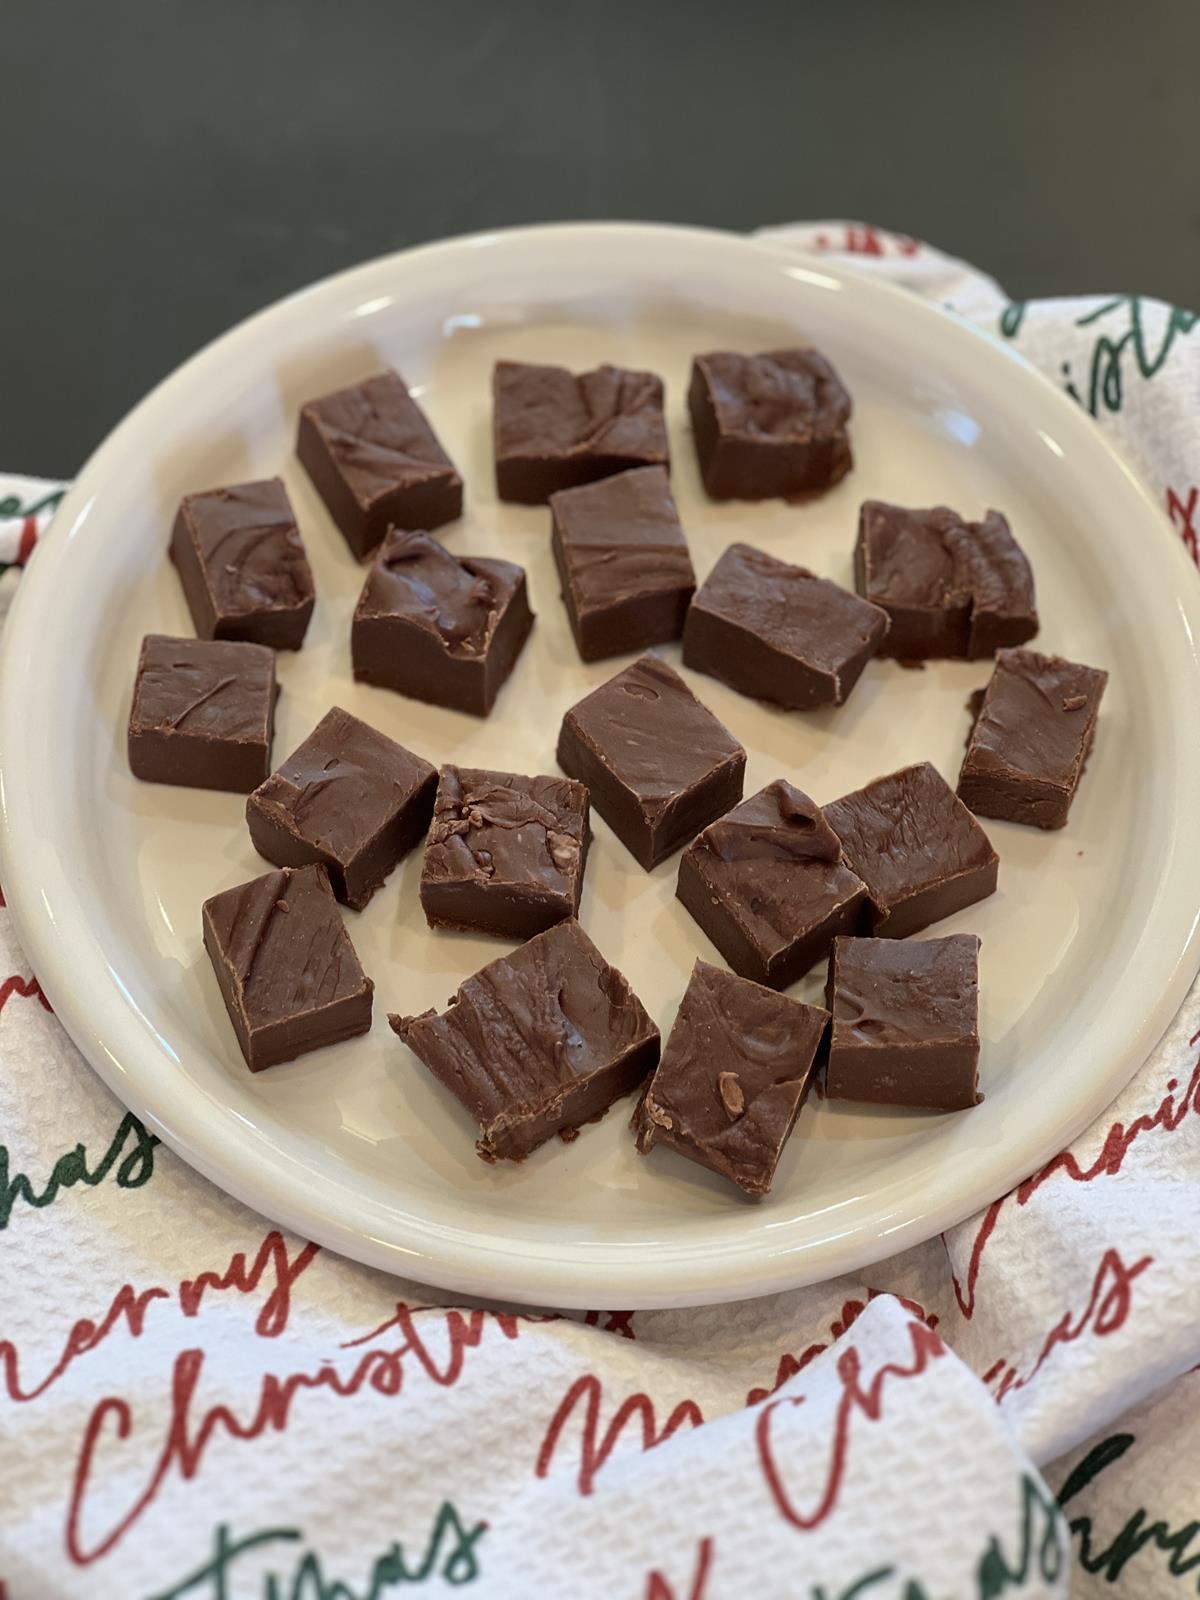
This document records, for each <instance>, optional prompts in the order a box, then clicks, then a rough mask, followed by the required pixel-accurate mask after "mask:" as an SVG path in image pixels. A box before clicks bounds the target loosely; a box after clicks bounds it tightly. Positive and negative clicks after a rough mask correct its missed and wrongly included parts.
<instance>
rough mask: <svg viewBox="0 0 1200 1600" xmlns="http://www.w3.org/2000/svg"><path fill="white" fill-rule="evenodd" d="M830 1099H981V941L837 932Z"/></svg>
mask: <svg viewBox="0 0 1200 1600" xmlns="http://www.w3.org/2000/svg"><path fill="white" fill-rule="evenodd" d="M825 1003H826V1005H827V1006H828V1007H829V1009H830V1011H831V1012H832V1013H833V1026H832V1028H831V1029H830V1036H829V1059H828V1064H827V1066H826V1070H825V1094H826V1097H827V1098H828V1099H831V1100H876V1101H879V1102H881V1103H882V1104H884V1105H892V1106H921V1107H924V1108H925V1109H927V1110H931V1111H959V1110H961V1109H962V1108H963V1107H965V1106H973V1105H978V1103H979V1101H980V1100H982V1099H983V1096H982V1095H981V1094H980V1093H979V1090H978V1087H977V1085H978V1081H979V940H978V939H977V938H976V937H975V935H974V934H973V933H955V934H952V935H951V936H950V937H949V938H948V939H908V940H903V941H899V940H895V939H835V940H834V942H833V955H832V957H831V958H830V962H829V983H828V987H827V989H826V996H825Z"/></svg>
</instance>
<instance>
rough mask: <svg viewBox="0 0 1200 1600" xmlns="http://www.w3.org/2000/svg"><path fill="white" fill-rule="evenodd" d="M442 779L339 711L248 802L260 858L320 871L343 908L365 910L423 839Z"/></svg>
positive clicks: (324, 720)
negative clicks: (318, 865) (325, 874)
mask: <svg viewBox="0 0 1200 1600" xmlns="http://www.w3.org/2000/svg"><path fill="white" fill-rule="evenodd" d="M436 788H437V771H436V769H435V768H434V767H432V766H431V765H430V763H429V762H428V761H423V760H422V759H421V757H420V756H415V755H413V753H412V751H411V750H406V749H405V748H404V746H403V745H402V744H397V743H396V742H395V740H394V739H389V738H388V737H387V736H386V735H385V734H382V733H380V732H378V730H377V729H375V728H372V727H371V726H370V725H369V724H368V723H365V722H361V721H360V720H359V719H358V717H352V716H351V715H350V713H349V712H348V711H343V710H342V708H341V707H340V706H334V708H333V710H332V711H327V712H326V713H325V715H324V716H323V717H322V718H321V720H320V722H318V723H317V725H316V727H315V728H314V729H313V731H312V732H311V733H310V734H309V736H308V738H307V739H305V741H304V743H303V744H302V745H300V747H299V749H297V750H294V751H293V752H292V754H291V755H290V756H289V757H288V758H287V760H286V761H285V762H284V763H283V765H282V766H281V767H279V768H278V769H277V770H276V771H275V772H273V773H272V774H271V776H270V777H269V778H268V779H267V781H266V782H265V783H263V784H260V785H259V787H258V788H257V789H256V790H255V791H254V793H253V794H252V795H251V796H250V798H249V799H248V800H247V801H246V823H247V826H248V827H249V829H250V837H251V839H252V840H253V841H254V848H255V849H256V850H257V851H258V853H259V855H262V856H266V858H267V860H268V861H274V862H275V863H276V865H277V866H281V867H301V866H305V865H306V864H307V863H309V862H318V861H319V862H321V863H323V864H324V866H325V868H326V870H327V871H328V873H329V881H330V883H331V884H332V886H333V892H334V894H335V895H336V896H337V898H338V899H339V900H342V901H344V902H345V904H346V905H348V906H353V907H354V909H355V910H356V911H361V910H362V909H363V907H364V906H365V905H366V904H367V902H368V901H369V900H370V898H371V896H372V895H373V894H374V893H375V891H376V889H378V888H379V886H380V884H381V883H382V882H383V881H384V879H385V878H386V877H387V875H388V873H389V872H391V870H392V868H393V867H394V866H395V865H396V863H397V862H398V861H399V860H400V858H401V857H402V856H404V855H406V854H407V853H408V852H409V851H410V850H411V849H412V848H413V846H414V845H415V844H417V843H418V842H419V841H420V840H421V839H422V838H423V836H424V834H425V830H426V829H427V828H428V826H429V818H430V815H431V813H432V811H433V796H434V791H435V789H436Z"/></svg>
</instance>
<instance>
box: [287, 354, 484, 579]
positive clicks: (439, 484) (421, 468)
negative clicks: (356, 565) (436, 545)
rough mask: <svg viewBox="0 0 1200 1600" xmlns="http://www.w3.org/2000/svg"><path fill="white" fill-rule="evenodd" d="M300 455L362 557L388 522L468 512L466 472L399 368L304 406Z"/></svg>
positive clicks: (421, 521)
mask: <svg viewBox="0 0 1200 1600" xmlns="http://www.w3.org/2000/svg"><path fill="white" fill-rule="evenodd" d="M296 454H297V455H298V456H299V457H300V460H301V462H302V463H303V465H304V468H305V470H306V471H307V473H308V475H309V477H310V478H311V479H312V481H313V485H314V487H315V488H316V490H317V493H318V494H319V495H320V496H321V499H322V500H324V502H325V504H326V506H327V507H328V508H329V514H330V516H331V517H332V518H333V520H334V521H335V522H336V523H337V525H338V527H339V528H340V529H341V531H342V536H343V537H344V539H345V541H346V543H347V544H348V545H349V546H350V549H351V550H352V551H353V553H354V554H355V555H356V556H357V557H358V558H359V560H360V561H361V560H362V559H363V558H364V557H366V556H369V555H370V554H371V552H372V550H374V549H375V548H376V547H377V546H378V545H379V543H380V542H381V541H382V539H383V536H384V534H385V533H386V532H387V531H388V529H389V528H390V527H397V528H425V529H428V528H440V527H441V526H442V524H443V523H444V522H453V521H454V519H455V517H459V516H461V515H462V502H463V486H462V479H461V478H460V477H459V475H458V473H457V471H456V470H455V467H454V463H453V462H452V461H451V460H450V457H449V456H448V455H447V454H446V452H445V451H444V450H443V449H442V446H441V444H440V443H439V442H438V438H437V435H436V434H435V433H434V431H433V429H432V428H431V427H430V426H429V422H428V420H427V419H426V416H425V413H424V412H423V411H422V410H421V408H420V406H419V405H418V404H417V403H416V401H415V400H414V399H413V398H412V396H411V395H410V394H409V392H408V388H407V386H406V384H405V382H404V379H403V378H402V377H401V376H400V374H399V373H398V372H381V373H379V374H378V376H376V377H373V378H368V379H367V380H366V382H365V383H357V384H354V385H353V386H352V387H351V388H349V389H339V390H338V391H337V392H336V393H334V394H327V395H325V396H324V397H323V398H322V399H320V400H311V401H310V402H309V403H308V405H306V406H304V407H302V408H301V411H300V430H299V433H298V435H297V438H296Z"/></svg>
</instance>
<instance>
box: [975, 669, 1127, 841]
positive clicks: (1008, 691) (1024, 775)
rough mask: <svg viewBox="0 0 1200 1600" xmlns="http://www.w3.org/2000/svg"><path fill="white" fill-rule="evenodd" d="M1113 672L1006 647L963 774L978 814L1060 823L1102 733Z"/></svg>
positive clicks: (1044, 825) (1041, 823)
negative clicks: (1099, 729)
mask: <svg viewBox="0 0 1200 1600" xmlns="http://www.w3.org/2000/svg"><path fill="white" fill-rule="evenodd" d="M1107 682H1108V673H1107V672H1101V671H1099V670H1097V669H1096V668H1095V667H1084V666H1080V665H1078V664H1077V663H1076V662H1074V661H1064V660H1063V659H1062V657H1061V656H1047V655H1041V654H1040V653H1039V652H1038V651H1036V650H1001V651H999V652H998V653H997V656H996V667H995V671H994V672H993V673H992V678H991V682H990V683H989V684H988V686H987V691H986V693H985V695H984V697H983V704H982V706H981V708H980V712H979V716H978V717H977V718H976V721H975V727H974V729H973V730H972V733H971V738H970V741H969V743H968V745H967V754H966V758H965V760H964V761H963V764H962V771H961V772H960V773H959V778H958V793H959V797H960V799H961V800H962V801H963V803H964V804H965V805H966V806H968V807H969V808H970V809H971V810H972V811H973V812H975V814H976V815H977V816H981V817H1000V818H1002V819H1003V820H1005V821H1006V822H1023V823H1027V824H1028V825H1029V826H1031V827H1035V828H1061V827H1062V826H1063V825H1064V823H1065V822H1066V820H1067V815H1068V813H1069V811H1070V809H1071V802H1072V801H1073V800H1074V798H1075V791H1076V789H1077V788H1078V786H1079V779H1080V776H1081V775H1082V773H1083V768H1084V765H1085V763H1086V761H1087V758H1088V752H1089V751H1090V750H1091V748H1092V740H1093V738H1094V737H1095V732H1096V718H1097V715H1098V714H1099V710H1100V698H1101V696H1102V695H1103V693H1104V686H1105V684H1106V683H1107Z"/></svg>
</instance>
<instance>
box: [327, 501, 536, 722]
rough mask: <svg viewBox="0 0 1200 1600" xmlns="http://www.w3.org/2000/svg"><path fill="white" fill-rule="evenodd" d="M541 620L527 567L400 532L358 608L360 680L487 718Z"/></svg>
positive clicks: (391, 538)
mask: <svg viewBox="0 0 1200 1600" xmlns="http://www.w3.org/2000/svg"><path fill="white" fill-rule="evenodd" d="M532 626H533V613H532V612H531V611H530V609H529V596H528V592H527V590H526V587H525V573H524V571H523V570H522V569H521V568H520V567H518V566H515V565H514V564H513V563H512V562H511V561H490V560H487V559H485V558H484V557H483V556H455V555H451V553H450V552H449V550H447V549H446V547H445V545H443V544H440V543H439V542H438V540H436V539H435V538H433V537H432V535H430V534H428V533H406V532H405V531H403V530H402V529H400V528H393V529H392V531H391V532H390V533H389V534H388V536H387V538H386V539H385V540H384V543H383V548H382V549H381V550H380V552H379V554H378V556H377V557H376V558H375V561H374V564H373V565H372V567H371V570H370V573H369V574H368V576H367V581H366V583H365V584H364V585H363V591H362V594H361V595H360V596H359V600H358V606H357V608H356V609H355V612H354V623H353V625H352V628H351V632H350V654H351V658H352V660H353V663H354V676H355V677H356V678H358V679H359V680H360V681H361V682H363V683H374V684H378V685H379V686H380V687H381V688H384V689H395V690H396V691H397V692H398V693H399V694H407V695H411V696H412V697H413V699H414V700H427V701H428V702H429V703H430V704H431V705H435V706H449V707H450V709H451V710H453V711H469V712H471V713H472V715H474V716H477V717H486V716H487V714H488V712H489V711H490V710H491V709H492V707H493V705H495V703H496V696H497V695H498V694H499V693H500V689H501V686H502V685H503V683H504V681H505V679H506V678H507V677H508V675H509V673H510V672H511V671H512V669H513V666H514V664H515V662H516V659H517V657H518V656H519V655H520V653H521V647H522V645H524V643H525V640H526V639H527V638H528V637H529V630H530V628H532Z"/></svg>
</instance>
